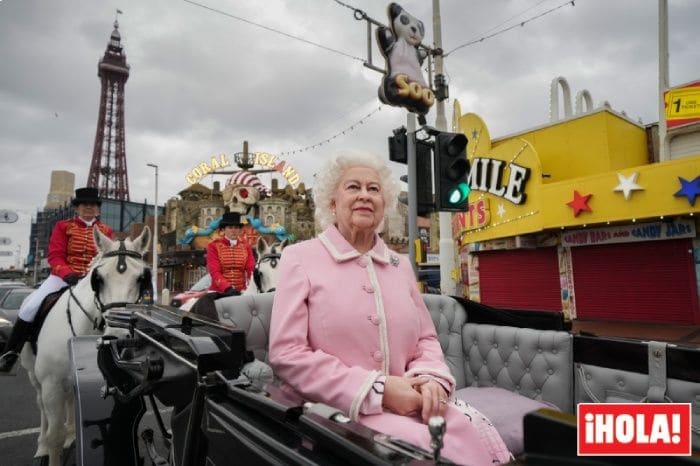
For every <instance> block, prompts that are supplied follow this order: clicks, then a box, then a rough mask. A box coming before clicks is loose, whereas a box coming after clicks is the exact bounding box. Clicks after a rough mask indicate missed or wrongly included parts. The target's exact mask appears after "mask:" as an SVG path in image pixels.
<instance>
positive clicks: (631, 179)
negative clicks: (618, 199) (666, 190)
mask: <svg viewBox="0 0 700 466" xmlns="http://www.w3.org/2000/svg"><path fill="white" fill-rule="evenodd" d="M638 176H639V173H637V172H634V173H632V174H631V175H630V176H628V177H627V176H625V175H623V174H622V173H618V174H617V179H618V180H619V181H620V184H618V185H617V186H616V187H615V189H613V191H617V192H622V194H623V195H624V196H625V200H626V201H629V200H630V197H632V191H642V190H644V188H642V187H641V186H639V185H638V184H637V177H638Z"/></svg>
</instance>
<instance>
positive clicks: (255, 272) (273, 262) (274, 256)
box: [253, 251, 282, 293]
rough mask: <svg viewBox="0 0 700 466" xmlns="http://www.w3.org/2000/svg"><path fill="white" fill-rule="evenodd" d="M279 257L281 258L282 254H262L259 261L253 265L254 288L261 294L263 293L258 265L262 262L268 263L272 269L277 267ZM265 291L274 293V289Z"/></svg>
mask: <svg viewBox="0 0 700 466" xmlns="http://www.w3.org/2000/svg"><path fill="white" fill-rule="evenodd" d="M280 257H282V254H280V253H279V252H276V251H275V252H271V253H268V254H263V255H262V256H260V259H258V261H257V262H256V263H255V268H254V269H253V281H254V282H255V286H257V287H258V291H260V292H261V293H262V292H263V290H262V277H261V275H260V264H262V263H263V262H267V261H270V265H271V266H272V268H273V269H274V268H276V267H277V261H278V260H279V259H280ZM267 291H275V289H274V288H270V289H269V290H267Z"/></svg>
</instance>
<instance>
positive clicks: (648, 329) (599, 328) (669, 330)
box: [571, 320, 700, 347]
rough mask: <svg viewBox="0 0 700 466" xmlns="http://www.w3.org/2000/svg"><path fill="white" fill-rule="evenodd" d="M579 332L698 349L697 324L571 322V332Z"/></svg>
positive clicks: (699, 335)
mask: <svg viewBox="0 0 700 466" xmlns="http://www.w3.org/2000/svg"><path fill="white" fill-rule="evenodd" d="M581 331H583V332H588V333H593V334H596V335H600V336H608V337H623V338H638V339H641V340H656V341H666V342H669V343H676V344H681V345H685V346H698V347H700V325H699V324H695V325H690V324H666V323H659V322H653V323H652V322H629V321H601V320H573V321H572V326H571V332H572V333H579V332H581Z"/></svg>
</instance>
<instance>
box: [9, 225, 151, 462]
mask: <svg viewBox="0 0 700 466" xmlns="http://www.w3.org/2000/svg"><path fill="white" fill-rule="evenodd" d="M93 237H94V240H95V245H96V246H97V250H98V254H97V256H95V258H94V260H93V261H92V264H91V267H90V270H89V271H88V274H87V275H86V276H85V278H83V279H82V280H80V281H79V282H78V284H77V285H75V287H72V288H70V289H69V290H68V291H66V292H64V293H63V295H62V296H61V297H60V298H59V300H58V301H57V302H56V304H54V306H53V308H52V309H51V311H50V312H49V314H48V316H47V317H46V321H45V322H44V325H43V326H42V327H41V330H40V332H39V336H38V340H37V353H36V356H35V355H34V352H33V351H32V348H31V346H30V345H29V344H26V345H25V346H24V349H23V351H22V356H21V358H22V359H21V360H22V365H23V366H24V368H25V369H27V372H28V374H29V380H30V381H31V382H32V385H34V388H35V389H36V393H37V397H36V399H37V404H38V405H39V411H40V412H41V428H40V431H39V438H38V440H37V450H36V453H35V455H34V458H35V461H38V462H40V464H45V462H44V461H45V459H46V456H47V455H48V464H49V466H59V465H60V464H61V453H62V450H63V449H64V448H68V447H69V446H70V445H71V443H72V442H73V441H74V440H75V422H74V412H73V410H74V408H73V401H74V400H73V390H72V383H71V380H70V360H69V355H68V340H69V339H70V338H71V337H72V336H76V335H98V334H102V333H103V332H104V326H105V320H104V317H103V315H102V314H103V313H104V312H105V311H107V310H108V309H110V308H113V307H122V306H124V305H125V304H127V303H135V302H137V301H138V299H139V297H140V295H141V290H142V289H143V287H146V286H149V285H150V280H151V279H150V269H149V268H148V265H147V264H146V263H145V262H144V261H143V260H142V256H143V254H144V253H145V252H146V251H148V245H149V243H150V240H151V231H150V229H149V228H148V227H146V228H144V230H143V232H142V233H141V234H140V235H139V236H138V237H137V238H136V239H134V240H129V239H126V240H123V241H113V240H111V239H109V238H108V237H106V236H105V235H103V234H102V232H100V230H99V229H97V228H95V229H94V230H93Z"/></svg>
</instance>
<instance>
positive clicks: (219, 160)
mask: <svg viewBox="0 0 700 466" xmlns="http://www.w3.org/2000/svg"><path fill="white" fill-rule="evenodd" d="M253 155H254V161H255V165H260V166H261V167H263V168H269V169H271V170H273V171H276V172H278V173H279V174H280V175H282V177H283V178H284V179H285V180H287V183H289V184H290V185H291V186H292V187H293V188H295V189H296V188H297V187H298V186H299V183H301V176H300V175H299V172H298V171H297V170H296V169H295V168H294V167H293V166H292V165H291V164H290V163H289V162H287V161H285V160H280V159H279V158H278V157H277V156H276V155H272V154H268V153H267V152H255V153H254V154H253ZM230 166H231V161H230V160H229V159H228V158H227V157H226V154H219V155H218V156H212V157H211V160H210V161H209V162H207V161H202V162H200V163H199V164H197V166H195V167H194V168H193V169H192V170H190V171H189V172H187V175H186V176H185V180H187V182H188V183H189V184H195V183H198V182H199V180H201V179H202V178H203V177H204V176H206V175H208V174H210V173H215V172H216V171H217V170H221V169H222V168H226V167H230Z"/></svg>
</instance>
